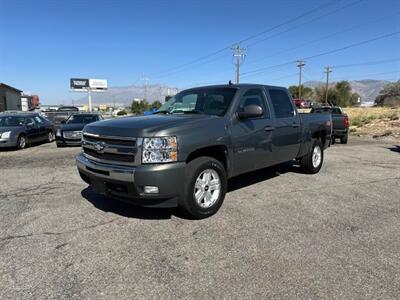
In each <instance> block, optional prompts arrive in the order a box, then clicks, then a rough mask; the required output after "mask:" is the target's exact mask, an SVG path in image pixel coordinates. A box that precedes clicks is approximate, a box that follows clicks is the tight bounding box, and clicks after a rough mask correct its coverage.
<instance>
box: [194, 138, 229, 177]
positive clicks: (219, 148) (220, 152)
mask: <svg viewBox="0 0 400 300" xmlns="http://www.w3.org/2000/svg"><path fill="white" fill-rule="evenodd" d="M202 156H209V157H212V158H214V159H216V160H218V161H219V162H221V163H222V165H223V166H224V169H225V171H226V174H229V170H230V162H229V158H228V147H227V146H225V145H214V146H207V147H203V148H199V149H196V150H194V151H192V152H191V153H190V154H189V155H188V156H187V158H186V163H189V162H191V161H192V160H194V159H196V158H198V157H202Z"/></svg>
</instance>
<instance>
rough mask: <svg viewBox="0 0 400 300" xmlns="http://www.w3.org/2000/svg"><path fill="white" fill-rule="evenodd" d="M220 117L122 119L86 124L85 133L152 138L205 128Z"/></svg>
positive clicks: (186, 116) (176, 116)
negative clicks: (200, 127)
mask: <svg viewBox="0 0 400 300" xmlns="http://www.w3.org/2000/svg"><path fill="white" fill-rule="evenodd" d="M218 119H221V117H218V116H210V115H189V114H187V115H183V114H182V115H149V116H140V117H123V118H118V119H113V120H105V121H101V122H95V123H91V124H88V125H87V126H86V127H85V130H84V131H85V132H88V133H93V134H99V135H106V136H124V137H152V136H154V135H156V134H157V133H158V134H161V135H168V134H172V135H173V134H176V133H178V132H181V131H182V130H190V129H192V128H193V127H197V128H199V126H205V125H207V124H209V122H211V121H212V120H218Z"/></svg>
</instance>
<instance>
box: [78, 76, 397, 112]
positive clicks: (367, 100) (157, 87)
mask: <svg viewBox="0 0 400 300" xmlns="http://www.w3.org/2000/svg"><path fill="white" fill-rule="evenodd" d="M349 83H350V85H351V87H352V89H353V92H356V93H358V94H359V95H360V96H361V103H362V105H363V106H370V105H373V103H374V101H375V98H376V96H377V95H378V94H379V92H380V91H381V90H382V88H383V86H384V85H385V84H387V83H389V81H385V80H374V79H365V80H354V81H349ZM334 84H335V82H332V83H330V85H334ZM304 85H305V86H308V87H312V88H314V87H318V86H323V85H325V83H324V82H322V81H306V82H305V83H304ZM179 90H180V89H179V88H177V87H171V86H166V85H162V84H152V85H148V86H147V87H146V88H145V87H144V86H143V85H129V86H120V87H110V88H109V89H108V90H107V91H105V92H102V93H93V94H92V101H93V104H95V105H99V104H108V105H113V103H115V105H117V106H129V105H130V104H131V103H132V101H133V100H134V99H136V100H139V99H143V98H146V99H148V102H153V101H155V100H158V101H160V102H161V103H164V100H165V96H167V95H174V94H176V93H177V92H178V91H179ZM145 94H146V97H145ZM75 103H76V104H86V103H87V96H84V97H82V98H80V99H78V100H77V101H75Z"/></svg>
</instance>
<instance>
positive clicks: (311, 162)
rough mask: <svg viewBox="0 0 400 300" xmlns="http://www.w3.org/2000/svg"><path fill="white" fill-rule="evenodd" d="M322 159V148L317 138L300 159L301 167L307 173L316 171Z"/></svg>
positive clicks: (319, 167)
mask: <svg viewBox="0 0 400 300" xmlns="http://www.w3.org/2000/svg"><path fill="white" fill-rule="evenodd" d="M323 161H324V148H323V147H322V143H321V141H320V140H319V139H318V140H316V141H315V142H314V144H313V146H312V148H311V151H310V153H308V154H306V155H305V156H303V157H302V158H301V159H300V167H301V169H302V170H303V171H304V172H305V173H308V174H315V173H318V172H319V170H320V169H321V167H322V163H323Z"/></svg>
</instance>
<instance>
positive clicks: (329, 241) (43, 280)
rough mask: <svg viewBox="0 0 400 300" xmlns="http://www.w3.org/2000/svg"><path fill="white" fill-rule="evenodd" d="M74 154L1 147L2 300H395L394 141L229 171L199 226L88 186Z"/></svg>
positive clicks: (398, 158) (399, 201)
mask: <svg viewBox="0 0 400 300" xmlns="http://www.w3.org/2000/svg"><path fill="white" fill-rule="evenodd" d="M79 151H80V149H79V148H61V149H57V148H56V147H55V145H54V144H42V145H39V146H36V147H32V148H28V149H26V150H23V151H0V178H1V180H0V224H1V226H0V298H1V299H8V298H9V299H27V298H41V299H43V298H62V299H66V298H68V299H69V298H75V299H78V298H79V299H81V298H90V299H110V298H111V299H115V298H118V299H128V298H129V299H135V298H136V299H137V298H162V299H174V298H308V299H316V298H323V299H331V298H338V299H350V298H353V299H365V298H381V299H391V298H392V299H395V298H397V299H398V298H399V297H400V251H399V249H400V233H399V232H400V145H399V143H397V144H396V143H393V142H391V143H390V142H377V141H370V140H361V139H357V140H354V139H353V140H352V141H350V144H349V145H334V146H333V147H331V148H330V149H329V150H328V151H327V152H326V154H325V155H326V156H325V164H324V166H323V168H322V170H321V172H320V173H319V174H317V175H303V174H300V173H298V172H297V169H296V168H295V167H291V166H289V165H288V166H280V167H275V168H268V169H265V170H261V171H257V172H254V173H251V174H248V175H245V176H241V177H238V178H235V179H232V180H231V181H230V183H229V189H230V192H229V193H228V195H227V197H226V199H225V203H224V205H223V207H222V208H221V210H220V211H219V213H218V214H217V215H215V216H213V217H211V218H209V219H205V220H201V221H192V220H186V219H183V218H181V217H180V216H179V214H178V215H177V214H176V213H175V211H174V210H169V209H143V208H136V207H133V206H129V205H126V204H121V203H117V202H115V201H112V200H108V199H106V198H105V197H103V196H98V195H96V194H94V193H93V192H92V191H91V190H90V189H88V188H87V186H86V185H85V184H84V182H83V181H81V179H80V178H79V176H78V174H77V172H76V169H75V165H74V156H75V155H76V154H77V153H78V152H79Z"/></svg>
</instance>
